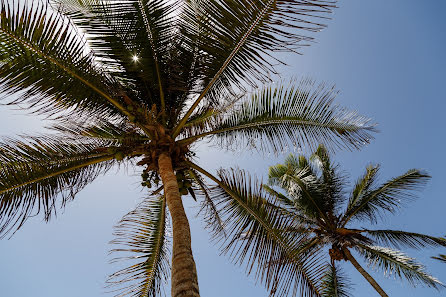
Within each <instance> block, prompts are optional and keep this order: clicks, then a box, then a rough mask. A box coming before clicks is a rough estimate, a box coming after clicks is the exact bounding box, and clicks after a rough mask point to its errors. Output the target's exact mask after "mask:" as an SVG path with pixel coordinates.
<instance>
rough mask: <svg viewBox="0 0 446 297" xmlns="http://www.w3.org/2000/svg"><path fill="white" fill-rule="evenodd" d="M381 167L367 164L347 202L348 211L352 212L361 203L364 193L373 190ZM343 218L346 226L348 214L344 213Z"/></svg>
mask: <svg viewBox="0 0 446 297" xmlns="http://www.w3.org/2000/svg"><path fill="white" fill-rule="evenodd" d="M379 168H380V167H379V165H376V166H373V165H369V166H367V168H366V172H365V173H364V175H363V176H361V177H360V178H359V179H358V180H357V181H356V184H355V186H354V188H353V191H352V194H351V196H350V198H349V201H348V204H347V210H346V213H351V212H352V211H353V208H354V207H355V206H357V205H358V204H359V203H360V201H361V199H363V197H364V195H367V194H368V193H370V192H371V191H372V190H371V189H373V187H375V186H376V184H375V183H376V179H377V177H378V172H379ZM343 220H344V226H345V224H346V223H347V222H348V220H347V216H346V215H344V217H343Z"/></svg>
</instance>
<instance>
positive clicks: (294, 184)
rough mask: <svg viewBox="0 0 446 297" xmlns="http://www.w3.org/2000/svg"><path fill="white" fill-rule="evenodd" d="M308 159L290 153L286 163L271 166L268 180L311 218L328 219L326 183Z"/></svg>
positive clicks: (301, 211)
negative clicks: (318, 175) (314, 170)
mask: <svg viewBox="0 0 446 297" xmlns="http://www.w3.org/2000/svg"><path fill="white" fill-rule="evenodd" d="M307 164H309V163H308V160H307V159H306V158H305V157H303V156H300V157H299V158H296V157H295V156H293V155H289V156H288V157H287V158H286V160H285V163H284V164H278V165H275V166H271V167H270V168H269V171H268V182H269V183H270V184H271V185H276V186H279V187H280V188H282V189H283V190H284V191H285V192H286V193H287V194H288V195H289V196H290V197H291V198H292V199H293V203H294V208H295V210H297V212H300V213H302V214H303V215H304V216H305V217H307V218H309V219H317V218H319V217H320V218H324V219H325V220H326V219H327V217H326V216H327V213H329V212H330V209H327V203H326V197H325V191H324V189H325V185H324V184H323V183H321V181H320V179H319V178H318V177H317V176H316V175H315V174H314V172H313V168H312V167H311V166H308V165H307Z"/></svg>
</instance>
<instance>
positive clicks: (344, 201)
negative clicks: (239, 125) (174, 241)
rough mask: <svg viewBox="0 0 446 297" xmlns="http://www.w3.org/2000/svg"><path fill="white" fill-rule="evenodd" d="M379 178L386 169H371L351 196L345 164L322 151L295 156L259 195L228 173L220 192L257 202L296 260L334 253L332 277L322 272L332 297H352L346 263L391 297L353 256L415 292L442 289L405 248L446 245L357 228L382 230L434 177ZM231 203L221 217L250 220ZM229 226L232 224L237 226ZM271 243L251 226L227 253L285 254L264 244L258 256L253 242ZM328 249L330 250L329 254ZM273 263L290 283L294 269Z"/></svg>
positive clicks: (275, 169)
mask: <svg viewBox="0 0 446 297" xmlns="http://www.w3.org/2000/svg"><path fill="white" fill-rule="evenodd" d="M378 172H379V166H372V165H370V166H368V167H367V169H366V172H365V174H364V175H363V176H361V177H360V178H359V179H358V180H357V182H356V184H355V186H354V187H353V190H352V191H351V192H350V194H347V191H346V189H345V185H346V182H345V179H346V178H345V175H343V174H342V173H341V172H340V170H339V166H338V165H336V164H334V163H332V162H331V161H330V158H329V154H328V152H327V150H326V149H325V147H324V146H322V145H321V146H319V147H318V149H317V150H316V152H315V153H314V154H313V155H312V158H311V159H310V160H309V159H307V158H306V157H304V156H298V157H296V156H294V155H290V156H289V157H287V158H286V160H285V163H284V164H278V165H276V166H272V167H270V169H269V174H268V185H263V186H262V190H257V192H256V194H253V195H249V194H248V191H246V190H242V189H246V187H247V185H249V184H250V183H249V182H248V181H246V176H243V174H242V175H240V174H239V176H237V177H234V176H232V177H231V175H228V173H222V175H223V176H225V177H226V179H224V182H223V183H221V184H220V187H221V188H223V187H226V189H227V190H226V192H227V193H229V191H232V192H233V193H238V195H239V196H241V197H245V198H244V199H245V201H250V202H251V203H253V205H255V206H253V207H252V208H253V209H255V208H257V209H258V210H257V213H258V215H259V216H263V217H265V218H266V219H268V220H269V221H271V222H272V223H274V224H276V227H277V228H278V230H277V234H278V235H279V236H282V237H285V238H288V240H289V241H292V240H293V238H294V241H295V242H297V244H296V247H295V248H296V250H295V251H296V253H298V254H310V255H313V257H323V256H324V254H325V255H327V252H328V255H329V257H330V262H331V264H330V265H329V266H328V268H325V270H324V268H323V267H324V266H323V265H321V266H320V268H321V270H320V272H319V276H320V277H321V282H320V284H319V286H320V287H321V288H322V290H321V292H322V295H324V296H348V293H346V292H347V289H348V287H346V281H345V279H343V277H342V275H339V274H338V271H339V268H338V267H337V266H336V265H335V262H336V261H341V260H345V261H348V262H350V263H351V264H352V265H353V266H354V267H355V268H356V269H357V270H358V271H359V272H360V273H361V274H362V276H363V277H364V278H365V279H366V280H367V281H368V282H369V283H370V284H371V285H372V286H373V288H374V289H375V290H376V291H377V292H378V293H379V294H380V295H381V296H388V295H387V294H386V293H385V292H384V290H383V289H382V288H381V287H380V286H379V285H378V283H377V282H376V281H375V279H374V278H373V277H372V276H370V275H369V274H368V272H366V271H365V269H364V268H363V267H362V266H361V265H360V264H359V263H358V261H357V260H356V258H355V257H354V256H353V255H352V253H351V251H352V250H354V251H356V252H357V253H358V254H359V255H360V256H361V257H363V258H364V259H365V260H366V261H367V262H368V264H369V265H370V266H373V267H375V268H381V269H382V270H384V272H385V273H386V274H388V275H393V276H396V277H399V278H405V279H406V280H408V281H409V282H410V283H411V284H412V285H415V284H417V283H423V284H426V285H427V286H429V287H433V288H440V287H442V286H443V284H442V283H440V282H439V281H438V280H437V279H436V278H434V277H432V276H431V275H429V274H428V273H427V272H426V271H425V268H424V266H423V265H422V264H420V263H418V262H417V261H416V260H415V259H413V258H410V257H408V256H407V255H405V254H404V253H403V252H401V251H400V250H399V249H400V248H402V247H410V248H425V247H428V246H446V240H445V239H443V238H440V237H433V236H429V235H425V234H419V233H413V232H406V231H400V230H388V229H385V230H375V229H365V228H361V229H360V228H358V227H356V228H355V226H354V224H358V222H367V223H377V222H378V221H379V220H380V219H381V218H382V217H383V216H384V215H386V214H388V213H394V212H395V211H396V210H397V209H398V207H400V206H401V205H403V204H404V203H405V202H407V201H409V200H411V198H414V193H413V192H414V190H416V189H418V188H419V187H420V186H422V185H423V184H425V183H426V182H427V181H428V179H429V178H430V176H429V175H427V174H426V173H424V172H422V171H420V170H417V169H411V170H409V171H407V172H406V173H404V174H403V175H401V176H398V177H395V178H392V179H390V180H388V181H387V182H385V183H383V184H378V183H377V176H378ZM251 191H253V190H251ZM251 193H252V192H251ZM268 195H269V196H268ZM228 196H229V195H225V194H223V193H222V197H223V198H225V199H223V200H222V202H221V205H222V206H221V208H220V209H219V210H220V213H224V214H226V216H231V220H236V221H238V222H240V221H241V220H242V219H245V221H248V218H247V216H246V215H245V214H244V213H242V210H241V208H240V207H238V206H236V205H234V203H233V202H232V201H231V200H230V199H227V198H228ZM268 197H269V198H268ZM227 222H229V223H230V221H229V220H228V221H227ZM277 222H280V223H277ZM279 228H280V229H279ZM240 238H242V239H244V240H240ZM231 240H232V241H231ZM267 240H273V239H271V238H268V235H267V234H263V233H262V231H261V230H258V228H257V226H256V225H255V224H254V223H251V224H244V225H242V226H240V227H239V229H238V230H236V231H235V232H233V236H232V237H231V238H230V245H228V246H227V248H228V249H230V250H231V249H232V247H231V244H232V245H234V242H237V241H238V243H236V244H235V245H238V247H240V246H244V247H245V248H246V247H251V249H252V250H251V252H253V251H254V252H256V253H266V252H269V253H273V252H280V248H276V249H274V250H272V251H267V250H265V248H264V247H263V246H262V245H260V244H259V245H256V248H257V249H258V250H255V249H254V247H253V246H252V245H251V243H250V242H256V243H257V242H260V243H261V242H262V241H267ZM240 242H247V243H240ZM378 245H384V246H378ZM327 246H328V247H329V250H327V249H324V247H327ZM272 260H274V261H270V262H269V263H267V264H268V265H270V266H271V267H268V269H277V270H280V269H282V270H283V273H284V274H285V275H284V276H283V277H284V278H287V277H289V275H288V274H287V273H289V272H288V268H285V269H283V268H282V267H280V266H284V263H286V261H285V260H284V259H278V260H277V259H272ZM291 261H293V259H291ZM286 265H288V264H286ZM286 265H285V267H286ZM277 266H279V267H277ZM347 284H348V282H347Z"/></svg>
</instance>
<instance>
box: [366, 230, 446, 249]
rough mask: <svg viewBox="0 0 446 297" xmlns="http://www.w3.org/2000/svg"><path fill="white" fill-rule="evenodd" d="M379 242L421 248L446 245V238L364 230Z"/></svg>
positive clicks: (411, 233)
mask: <svg viewBox="0 0 446 297" xmlns="http://www.w3.org/2000/svg"><path fill="white" fill-rule="evenodd" d="M364 232H367V234H369V235H370V236H371V237H372V238H373V239H374V241H376V242H377V243H379V244H385V245H391V246H394V247H395V248H398V249H399V248H400V247H403V246H406V247H410V248H415V249H421V248H425V247H438V246H446V239H444V238H441V237H434V236H429V235H425V234H420V233H413V232H404V231H397V230H364Z"/></svg>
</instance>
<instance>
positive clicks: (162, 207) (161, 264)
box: [107, 196, 170, 297]
mask: <svg viewBox="0 0 446 297" xmlns="http://www.w3.org/2000/svg"><path fill="white" fill-rule="evenodd" d="M166 223H167V217H166V202H165V199H164V197H163V196H159V197H149V198H146V199H145V200H144V201H143V202H141V203H140V204H139V205H138V206H137V207H136V209H135V210H133V211H131V212H129V213H128V214H126V215H125V216H124V217H123V218H122V219H121V221H120V222H119V223H118V225H117V226H116V227H115V232H114V235H115V236H116V238H115V239H114V240H112V241H111V242H110V243H111V244H113V245H114V246H117V247H116V248H114V249H113V250H112V251H111V253H114V254H116V253H118V254H119V255H120V256H119V257H117V258H114V259H113V260H112V262H116V261H122V260H125V261H130V262H131V265H130V266H128V267H126V268H123V269H121V270H119V271H117V272H115V273H113V274H112V275H110V276H109V278H108V280H107V283H108V284H109V287H115V286H117V287H119V289H116V290H115V292H117V294H116V296H135V297H136V296H140V297H154V296H159V295H160V293H161V285H162V282H166V281H167V279H168V277H169V272H170V265H169V250H168V244H167V243H168V239H167V235H166Z"/></svg>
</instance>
